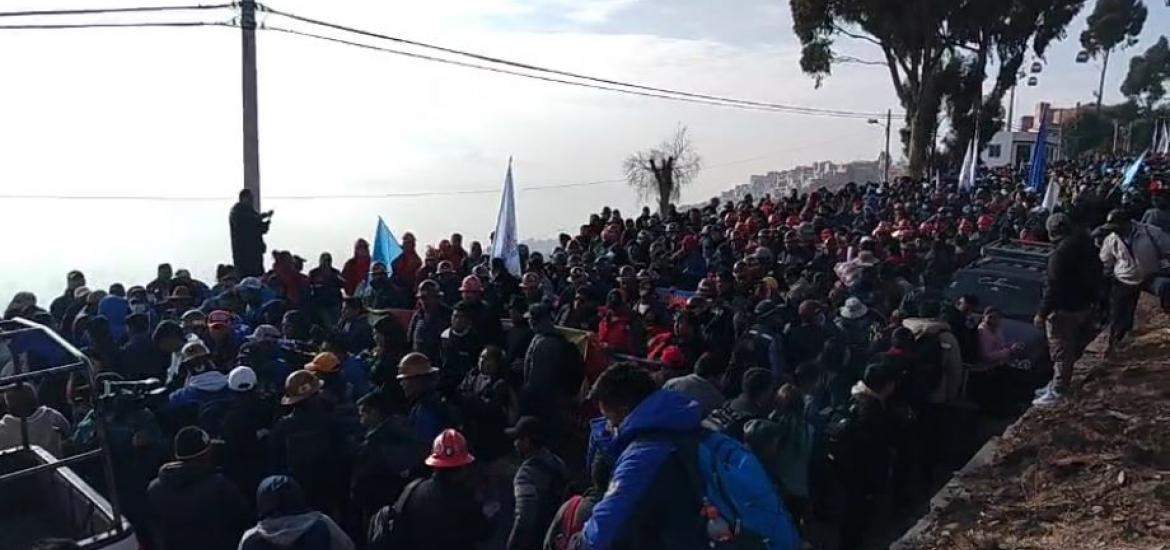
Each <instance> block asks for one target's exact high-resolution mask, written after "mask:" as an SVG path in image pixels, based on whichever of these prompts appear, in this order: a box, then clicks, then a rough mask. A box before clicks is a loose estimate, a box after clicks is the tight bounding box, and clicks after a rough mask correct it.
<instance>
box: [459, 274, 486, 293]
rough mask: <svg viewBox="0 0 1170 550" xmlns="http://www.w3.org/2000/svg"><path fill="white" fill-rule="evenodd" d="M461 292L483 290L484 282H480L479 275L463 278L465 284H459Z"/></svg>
mask: <svg viewBox="0 0 1170 550" xmlns="http://www.w3.org/2000/svg"><path fill="white" fill-rule="evenodd" d="M459 292H483V283H481V282H479V277H476V276H475V275H468V276H466V277H464V278H463V284H462V285H459Z"/></svg>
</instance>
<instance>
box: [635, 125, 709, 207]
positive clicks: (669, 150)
mask: <svg viewBox="0 0 1170 550" xmlns="http://www.w3.org/2000/svg"><path fill="white" fill-rule="evenodd" d="M623 169H624V170H625V173H626V182H627V183H629V184H630V186H631V187H633V188H635V189H637V190H638V195H639V196H640V197H642V198H643V199H647V198H650V197H653V198H655V199H656V200H657V201H658V211H659V212H660V213H666V211H667V209H668V208H669V206H670V202H671V201H677V200H678V198H679V193H680V191H681V190H682V188H683V186H685V185H688V184H690V183H691V182H692V181H694V179H695V177H696V176H698V175H699V170H701V169H702V159H700V158H699V154H698V153H696V152H695V148H694V144H693V143H691V138H690V136H689V135H688V134H687V127H686V126H681V125H680V126H679V127H678V129H677V130H675V133H674V136H673V137H672V138H671V139H668V140H666V141H663V142H662V143H661V144H659V145H658V146H657V147H653V148H650V149H647V150H645V151H639V152H637V153H634V154H632V155H630V156H629V157H626V160H625V162H624V163H623Z"/></svg>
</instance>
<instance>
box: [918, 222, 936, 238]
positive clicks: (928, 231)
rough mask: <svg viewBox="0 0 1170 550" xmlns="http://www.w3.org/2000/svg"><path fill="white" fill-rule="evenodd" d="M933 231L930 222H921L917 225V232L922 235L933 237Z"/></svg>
mask: <svg viewBox="0 0 1170 550" xmlns="http://www.w3.org/2000/svg"><path fill="white" fill-rule="evenodd" d="M934 231H935V225H934V223H932V222H922V223H920V224H918V232H919V233H922V234H923V235H933V234H934Z"/></svg>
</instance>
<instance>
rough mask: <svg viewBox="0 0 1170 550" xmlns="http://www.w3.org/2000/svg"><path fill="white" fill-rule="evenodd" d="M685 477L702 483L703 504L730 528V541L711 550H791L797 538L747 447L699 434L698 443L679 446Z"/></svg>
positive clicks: (721, 436)
mask: <svg viewBox="0 0 1170 550" xmlns="http://www.w3.org/2000/svg"><path fill="white" fill-rule="evenodd" d="M694 446H697V447H698V448H697V449H695V454H694V455H690V456H696V458H697V460H696V461H695V462H691V461H685V462H687V463H688V464H687V469H688V470H690V472H689V475H690V476H691V478H692V479H693V480H696V481H695V484H696V485H699V484H700V483H701V485H702V487H703V496H704V499H705V500H706V502H705V503H704V504H707V503H709V504H710V505H712V506H714V508H715V510H717V511H718V513H719V516H720V517H721V518H722V519H723V520H724V521H726V522H727V524H728V525H729V526H730V528H731V533H732V537H731V538H730V540H722V541H713V542H714V546H713V547H714V548H729V549H730V548H735V549H764V550H794V549H798V548H800V535H799V534H798V533H797V531H796V527H795V525H793V523H792V518H791V517H790V516H789V515H788V512H787V511H786V510H785V509H784V505H783V503H782V502H781V500H780V496H779V495H778V494H777V492H776V489H775V487H774V486H773V485H772V481H771V479H769V477H768V474H767V472H765V471H764V466H763V465H762V464H760V461H759V460H758V459H756V456H755V455H754V454H752V452H751V450H750V449H748V447H747V446H746V445H744V444H743V443H740V442H739V441H736V440H735V439H732V438H731V437H728V436H726V435H724V434H721V433H718V432H712V431H707V430H704V431H703V432H702V435H701V436H700V437H699V439H698V441H694V440H692V442H691V443H690V444H689V445H688V444H687V443H682V444H680V445H679V450H680V452H683V453H684V455H683V456H688V454H689V453H690V449H689V448H688V447H691V448H693V447H694Z"/></svg>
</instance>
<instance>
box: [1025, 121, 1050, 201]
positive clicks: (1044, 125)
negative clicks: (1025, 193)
mask: <svg viewBox="0 0 1170 550" xmlns="http://www.w3.org/2000/svg"><path fill="white" fill-rule="evenodd" d="M1047 174H1048V109H1042V110H1041V111H1040V130H1039V131H1038V132H1036V143H1035V144H1034V145H1033V146H1032V162H1031V166H1029V167H1028V189H1031V190H1032V191H1034V192H1036V193H1043V192H1044V177H1045V176H1046V175H1047Z"/></svg>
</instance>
